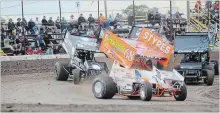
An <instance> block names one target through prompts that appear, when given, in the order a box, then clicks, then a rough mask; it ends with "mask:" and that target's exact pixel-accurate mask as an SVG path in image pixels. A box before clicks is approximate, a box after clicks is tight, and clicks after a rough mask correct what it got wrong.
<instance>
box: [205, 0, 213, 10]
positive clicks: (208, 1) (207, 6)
mask: <svg viewBox="0 0 220 113" xmlns="http://www.w3.org/2000/svg"><path fill="white" fill-rule="evenodd" d="M205 7H206V9H208V8H210V9H211V8H212V1H210V0H207V1H206V2H205Z"/></svg>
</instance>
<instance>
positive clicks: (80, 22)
mask: <svg viewBox="0 0 220 113" xmlns="http://www.w3.org/2000/svg"><path fill="white" fill-rule="evenodd" d="M85 23H86V19H85V18H84V17H83V14H80V16H79V18H78V25H81V26H82V29H83V30H84V29H85Z"/></svg>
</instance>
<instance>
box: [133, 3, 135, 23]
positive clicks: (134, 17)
mask: <svg viewBox="0 0 220 113" xmlns="http://www.w3.org/2000/svg"><path fill="white" fill-rule="evenodd" d="M133 16H134V23H133V25H135V4H134V0H133Z"/></svg>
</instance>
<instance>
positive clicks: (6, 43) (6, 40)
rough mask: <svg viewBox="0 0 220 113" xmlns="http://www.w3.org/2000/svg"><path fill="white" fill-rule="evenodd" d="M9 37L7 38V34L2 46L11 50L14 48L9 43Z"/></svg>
mask: <svg viewBox="0 0 220 113" xmlns="http://www.w3.org/2000/svg"><path fill="white" fill-rule="evenodd" d="M10 41H11V40H10V39H9V37H8V36H7V37H6V38H5V39H4V46H5V47H6V48H10V49H11V50H12V51H14V48H13V46H12V45H11V44H10Z"/></svg>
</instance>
